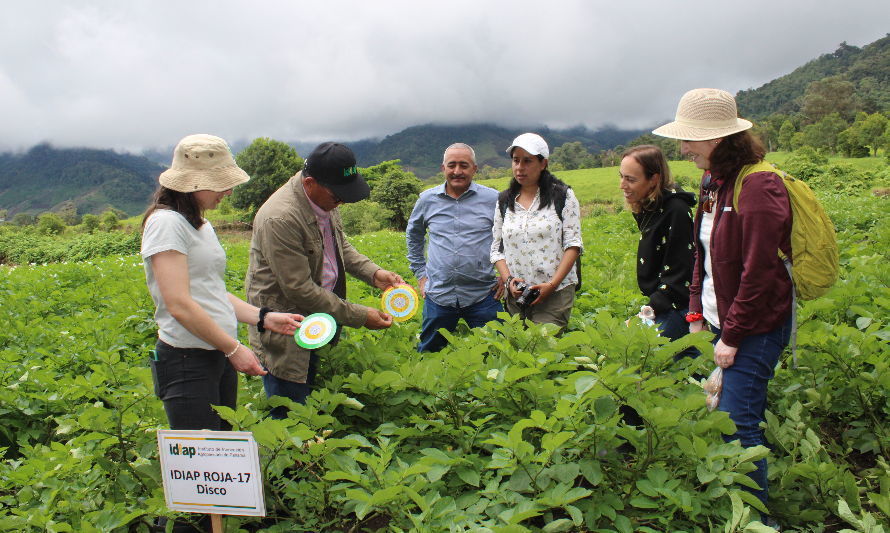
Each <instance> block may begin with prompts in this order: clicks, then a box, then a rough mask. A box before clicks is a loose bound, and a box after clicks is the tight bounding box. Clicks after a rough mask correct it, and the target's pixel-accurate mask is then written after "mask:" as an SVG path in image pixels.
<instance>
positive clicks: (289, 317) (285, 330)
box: [263, 312, 303, 335]
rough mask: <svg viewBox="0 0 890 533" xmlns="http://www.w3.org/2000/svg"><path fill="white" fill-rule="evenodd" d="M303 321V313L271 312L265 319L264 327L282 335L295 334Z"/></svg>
mask: <svg viewBox="0 0 890 533" xmlns="http://www.w3.org/2000/svg"><path fill="white" fill-rule="evenodd" d="M302 322H303V315H297V314H294V313H277V312H269V313H266V316H265V318H264V319H263V327H264V328H266V329H268V330H269V331H274V332H275V333H281V334H282V335H293V334H294V333H295V332H296V331H297V328H298V327H300V324H301V323H302Z"/></svg>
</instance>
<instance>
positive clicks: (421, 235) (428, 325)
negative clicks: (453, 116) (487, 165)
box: [405, 143, 503, 352]
mask: <svg viewBox="0 0 890 533" xmlns="http://www.w3.org/2000/svg"><path fill="white" fill-rule="evenodd" d="M476 170H477V167H476V154H475V152H474V151H473V148H472V147H470V146H469V145H467V144H463V143H456V144H452V145H451V146H449V147H448V148H447V149H446V150H445V155H444V157H443V160H442V171H443V173H444V174H445V183H443V184H442V185H439V186H437V187H433V188H432V189H428V190H426V191H423V192H422V193H420V197H419V198H418V199H417V203H416V204H414V210H413V211H412V212H411V218H410V219H409V220H408V228H407V230H406V231H405V236H406V239H407V241H408V261H409V262H410V263H411V270H412V271H413V272H414V276H415V277H416V278H417V281H418V283H419V285H420V293H421V296H422V297H423V298H424V299H425V301H424V305H423V324H422V326H421V331H420V344H419V345H418V346H417V350H418V351H420V352H437V351H439V350H441V349H442V348H444V347H445V345H446V344H447V341H446V340H445V337H443V336H442V335H441V334H440V333H439V329H440V328H445V329H447V330H449V331H454V328H455V327H456V326H457V322H458V320H460V319H461V318H463V319H464V320H466V321H467V324H468V325H469V326H470V327H478V326H482V325H483V324H486V323H487V322H489V321H491V320H496V319H497V314H498V312H500V311H503V307H502V306H501V303H500V301H499V300H500V298H501V296H502V293H503V286H501V285H500V284H499V283H498V280H497V277H496V276H495V274H494V269H493V268H492V266H491V261H490V259H489V253H490V251H491V250H490V249H491V226H492V223H493V219H494V212H495V209H496V207H497V202H498V192H497V191H496V190H494V189H492V188H491V187H486V186H484V185H479V184H478V183H473V175H475V174H476ZM425 241H428V245H427V250H426V252H427V253H426V255H425V254H424V242H425Z"/></svg>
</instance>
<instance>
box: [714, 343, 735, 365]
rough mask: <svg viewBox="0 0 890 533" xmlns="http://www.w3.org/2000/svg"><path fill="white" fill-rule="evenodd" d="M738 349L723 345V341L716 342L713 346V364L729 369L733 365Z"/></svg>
mask: <svg viewBox="0 0 890 533" xmlns="http://www.w3.org/2000/svg"><path fill="white" fill-rule="evenodd" d="M738 351H739V349H738V348H733V347H732V346H727V345H726V344H723V339H720V340H719V341H717V344H716V345H714V364H716V365H717V366H719V367H720V368H729V367H731V366H732V365H733V364H734V363H735V354H736V352H738Z"/></svg>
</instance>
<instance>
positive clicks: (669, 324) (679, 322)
mask: <svg viewBox="0 0 890 533" xmlns="http://www.w3.org/2000/svg"><path fill="white" fill-rule="evenodd" d="M687 311H688V309H671V310H669V311H668V312H666V313H662V314H660V315H657V316H656V317H655V323H656V324H657V325H658V329H659V330H660V331H661V336H662V337H667V338H669V339H670V340H672V341H675V340H677V339H679V338H680V337H683V336H685V335H687V334H689V323H688V322H686V312H687ZM700 354H701V352H699V351H698V350H697V349H695V348H687V349H685V350H683V351H682V352H680V353H678V354H677V355H675V356H674V360H675V361H679V360H680V359H682V358H683V357H698V356H699V355H700Z"/></svg>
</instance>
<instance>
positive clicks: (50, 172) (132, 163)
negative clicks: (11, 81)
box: [0, 144, 164, 216]
mask: <svg viewBox="0 0 890 533" xmlns="http://www.w3.org/2000/svg"><path fill="white" fill-rule="evenodd" d="M163 170H164V167H161V166H160V165H158V164H156V163H153V162H151V161H149V160H148V159H146V158H144V157H140V156H134V155H129V154H119V153H116V152H113V151H111V150H91V149H84V148H76V149H57V148H53V147H52V146H49V145H47V144H40V145H37V146H35V147H33V148H31V149H30V150H28V151H27V152H25V153H24V154H0V208H4V209H8V210H9V215H10V216H12V215H14V214H16V213H19V212H30V213H40V212H44V211H52V210H54V209H55V208H56V207H57V206H58V205H59V204H61V203H63V202H68V201H71V202H74V205H75V206H76V207H77V212H78V213H80V214H84V213H100V212H102V211H104V210H105V209H107V208H108V207H115V208H117V209H120V210H122V211H124V212H126V213H128V214H131V215H133V214H136V213H138V212H140V211H142V210H143V209H145V206H146V204H147V203H148V199H149V196H150V195H151V193H152V192H153V191H154V189H155V185H156V184H157V179H158V174H160V173H161V172H162V171H163Z"/></svg>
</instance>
